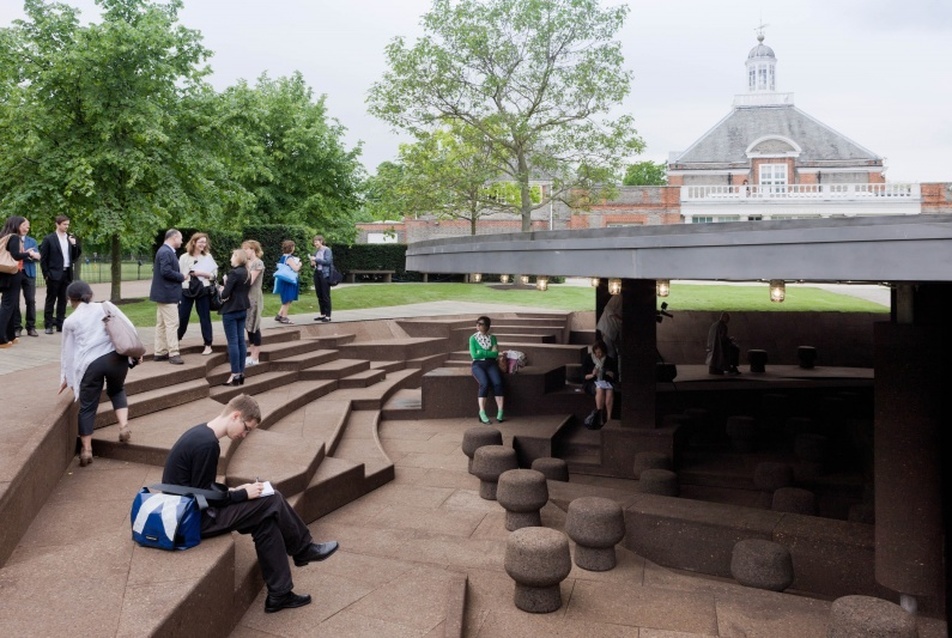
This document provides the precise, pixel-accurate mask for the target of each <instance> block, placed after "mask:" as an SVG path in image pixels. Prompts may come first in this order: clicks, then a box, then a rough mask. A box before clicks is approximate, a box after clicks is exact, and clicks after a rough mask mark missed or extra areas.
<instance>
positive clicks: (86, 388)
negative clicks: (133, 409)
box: [79, 352, 129, 436]
mask: <svg viewBox="0 0 952 638" xmlns="http://www.w3.org/2000/svg"><path fill="white" fill-rule="evenodd" d="M127 374H129V358H128V357H123V356H122V355H119V354H116V353H115V352H110V353H108V354H104V355H103V356H101V357H99V358H98V359H96V360H95V361H93V362H92V363H90V364H89V367H88V368H86V374H84V375H83V380H82V381H81V382H80V384H79V435H80V436H89V435H91V434H92V433H93V427H94V426H95V424H96V410H97V409H98V408H99V397H100V396H102V384H103V381H105V382H106V396H107V397H109V400H110V401H112V409H113V410H118V409H119V408H127V407H129V402H128V401H127V400H126V389H125V383H126V375H127Z"/></svg>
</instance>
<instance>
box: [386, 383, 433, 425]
mask: <svg viewBox="0 0 952 638" xmlns="http://www.w3.org/2000/svg"><path fill="white" fill-rule="evenodd" d="M422 394H423V391H422V390H421V389H420V388H404V389H402V390H397V391H396V392H394V393H393V396H391V397H390V399H388V400H387V403H386V404H385V405H384V406H383V409H382V410H381V413H380V415H381V417H382V418H383V419H384V420H387V421H408V420H416V419H424V418H426V413H425V412H424V411H423V398H422Z"/></svg>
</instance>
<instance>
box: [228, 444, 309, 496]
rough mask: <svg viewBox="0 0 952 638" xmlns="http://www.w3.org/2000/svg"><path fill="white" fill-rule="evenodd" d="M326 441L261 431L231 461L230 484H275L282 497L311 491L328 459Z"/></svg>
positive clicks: (229, 470) (240, 447)
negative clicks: (318, 468)
mask: <svg viewBox="0 0 952 638" xmlns="http://www.w3.org/2000/svg"><path fill="white" fill-rule="evenodd" d="M325 450H326V448H325V443H324V441H322V440H320V439H317V438H311V437H301V436H296V435H294V434H285V433H279V432H272V431H270V430H259V431H256V432H252V433H250V434H249V435H248V436H247V437H246V438H245V440H244V441H242V443H241V445H239V446H238V449H237V450H235V453H234V454H233V455H232V457H231V459H230V460H229V461H228V480H229V482H231V483H233V484H238V485H240V484H243V483H250V482H253V481H254V480H256V479H258V478H260V479H261V480H267V481H271V484H272V485H274V488H275V489H276V490H278V491H280V492H281V493H282V494H297V493H298V492H303V491H304V490H305V489H307V486H308V484H309V483H310V481H311V477H313V476H314V472H315V471H316V470H317V467H318V466H319V465H320V464H321V461H322V460H323V459H324V455H325Z"/></svg>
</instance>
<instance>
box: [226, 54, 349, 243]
mask: <svg viewBox="0 0 952 638" xmlns="http://www.w3.org/2000/svg"><path fill="white" fill-rule="evenodd" d="M224 98H225V100H226V101H227V102H228V103H229V104H230V105H232V106H233V107H236V108H239V109H240V112H236V117H237V118H238V123H237V126H238V127H239V128H240V129H241V131H242V135H243V136H245V137H246V138H247V140H248V142H249V143H251V144H253V145H254V146H255V153H256V155H257V157H258V158H259V160H260V162H261V166H260V170H257V171H255V172H248V174H246V175H244V176H243V177H242V178H241V179H242V181H243V183H244V184H245V185H246V187H247V188H248V189H249V190H250V191H251V192H252V193H254V196H255V204H254V215H255V218H256V219H258V220H259V221H264V222H266V223H276V224H278V223H284V224H304V225H307V226H310V227H312V228H316V229H319V230H320V231H321V232H322V233H323V234H325V235H329V236H331V237H334V238H335V240H336V241H343V240H349V239H351V238H352V237H353V236H354V234H355V232H356V231H355V229H354V225H353V222H354V216H355V214H356V211H357V208H358V204H359V197H358V195H359V189H360V179H361V177H362V172H363V167H362V166H361V165H360V162H359V159H358V158H359V156H360V147H359V146H358V147H356V148H353V149H347V148H345V146H344V143H343V137H344V132H345V129H344V127H343V126H341V125H340V123H338V122H337V121H336V120H334V119H333V118H331V117H330V116H329V115H328V114H327V108H326V106H325V103H324V102H325V96H323V95H322V96H320V97H318V98H316V99H315V98H314V95H313V91H312V90H311V88H310V87H309V86H308V85H307V83H306V82H305V81H304V78H303V77H302V76H301V74H300V73H297V72H295V73H294V74H292V75H291V76H290V77H281V78H277V79H271V78H269V77H268V76H267V75H262V76H261V77H260V78H258V81H257V84H256V85H255V86H254V87H251V86H249V85H248V84H247V83H245V82H240V83H239V84H238V85H236V86H234V87H232V88H229V89H227V90H226V91H225V92H224Z"/></svg>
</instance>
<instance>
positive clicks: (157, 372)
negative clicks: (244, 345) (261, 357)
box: [100, 355, 214, 403]
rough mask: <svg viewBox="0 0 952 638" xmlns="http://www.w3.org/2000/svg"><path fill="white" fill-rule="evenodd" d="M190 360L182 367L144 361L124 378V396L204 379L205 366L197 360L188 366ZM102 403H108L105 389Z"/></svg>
mask: <svg viewBox="0 0 952 638" xmlns="http://www.w3.org/2000/svg"><path fill="white" fill-rule="evenodd" d="M212 356H214V355H212ZM191 359H193V357H189V358H188V359H186V364H185V365H182V366H173V365H169V364H167V363H166V364H162V363H154V362H152V361H146V362H144V363H143V364H141V365H138V366H136V367H135V368H133V369H132V370H129V374H128V375H127V376H126V383H125V389H126V396H127V397H131V396H132V395H133V394H139V393H140V392H148V391H150V390H157V389H159V388H164V387H166V386H169V385H174V384H176V383H185V382H186V381H194V380H195V379H204V378H205V371H206V366H205V365H198V364H199V362H198V361H197V358H195V359H196V360H194V361H191V365H189V362H190V360H191ZM205 361H207V359H203V363H204V362H205ZM102 401H108V398H107V397H106V391H105V389H103V392H102V397H101V399H100V403H101V402H102Z"/></svg>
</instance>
